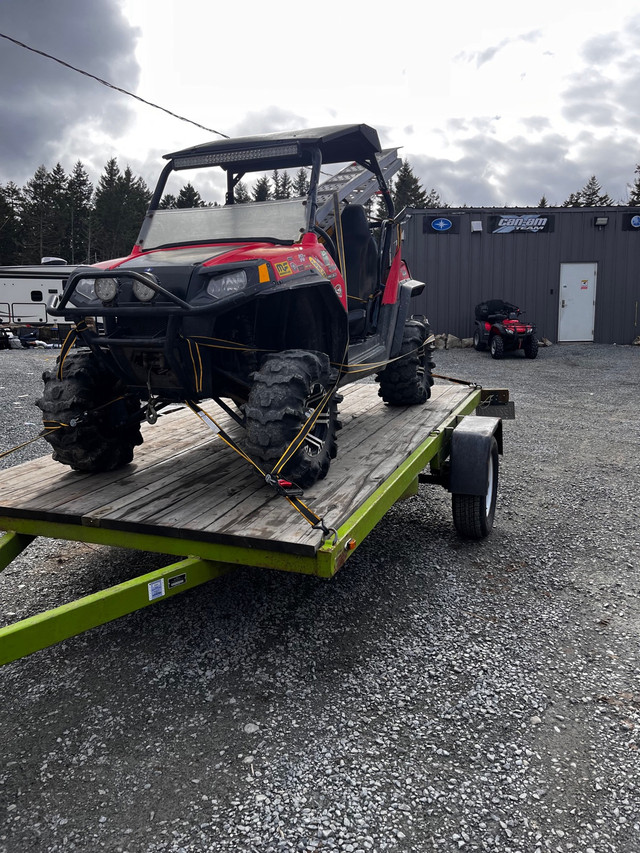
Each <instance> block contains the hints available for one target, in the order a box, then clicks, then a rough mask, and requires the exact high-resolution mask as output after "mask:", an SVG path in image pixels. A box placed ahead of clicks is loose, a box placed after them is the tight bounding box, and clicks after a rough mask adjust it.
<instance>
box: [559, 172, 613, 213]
mask: <svg viewBox="0 0 640 853" xmlns="http://www.w3.org/2000/svg"><path fill="white" fill-rule="evenodd" d="M612 204H613V200H612V199H611V197H610V196H609V195H608V194H607V193H603V192H602V187H601V186H600V183H599V181H598V179H597V178H596V176H595V175H591V177H590V178H589V180H588V181H587V183H586V184H585V185H584V186H583V187H582V189H581V190H578V192H577V193H571V195H570V196H569V198H568V199H567V200H566V201H564V202H563V203H562V207H609V206H610V205H612Z"/></svg>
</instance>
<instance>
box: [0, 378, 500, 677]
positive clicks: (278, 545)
mask: <svg viewBox="0 0 640 853" xmlns="http://www.w3.org/2000/svg"><path fill="white" fill-rule="evenodd" d="M377 392H378V387H377V385H375V384H373V383H368V382H366V383H360V384H357V385H353V386H349V387H348V388H347V389H346V391H345V394H344V402H343V403H342V404H341V406H340V416H341V420H342V422H343V425H344V426H343V429H342V430H341V431H340V433H339V436H338V438H339V454H338V459H336V460H334V462H333V464H332V465H331V468H330V470H329V474H328V475H327V477H326V478H325V479H324V480H323V481H321V482H319V483H317V484H316V485H315V486H314V487H313V488H311V489H308V490H307V492H306V494H305V496H304V502H305V504H306V505H308V506H309V508H310V509H311V510H312V511H313V512H314V513H315V514H316V515H317V516H320V517H322V519H323V521H324V524H325V525H326V526H328V527H331V528H332V529H333V530H334V531H335V536H333V535H332V536H330V537H324V536H323V533H322V532H321V531H320V530H316V529H313V528H312V527H311V526H310V525H309V523H308V522H307V521H306V520H305V519H304V518H303V517H302V516H301V515H300V514H299V513H298V512H296V510H295V509H294V508H293V507H292V506H291V504H290V503H289V502H288V501H287V500H286V499H285V498H284V497H282V496H280V495H277V494H276V493H275V492H274V491H273V490H272V489H271V488H270V487H269V486H267V485H265V484H264V483H263V482H262V481H261V479H260V477H259V475H258V474H257V472H256V471H255V469H254V468H253V467H252V466H251V465H250V464H249V463H248V462H247V461H246V460H245V459H243V458H242V457H241V456H239V455H238V454H237V453H236V452H235V451H234V450H232V449H231V448H230V447H229V446H228V445H226V444H225V443H224V442H223V441H221V440H220V439H219V438H217V437H216V436H215V435H214V434H213V433H212V432H210V431H209V430H208V429H207V428H206V426H205V425H204V424H203V423H202V421H201V420H200V418H198V417H197V416H196V415H195V414H194V413H193V412H192V411H191V410H190V409H187V408H184V409H181V410H179V411H176V412H173V413H171V414H169V415H167V416H166V417H163V418H161V419H160V420H159V422H158V423H157V424H156V425H154V426H149V425H146V424H145V425H144V426H143V435H144V443H143V445H142V446H141V447H139V448H137V449H136V453H135V456H134V461H133V463H132V464H131V465H128V466H126V467H125V468H123V469H121V470H119V471H114V472H110V473H106V474H93V475H89V474H81V473H78V472H75V471H71V470H70V469H68V468H67V467H65V466H62V465H60V464H59V463H57V462H54V461H53V460H52V459H51V458H50V457H43V458H41V459H36V460H34V461H31V462H25V463H23V464H21V465H17V466H15V467H13V468H9V469H6V470H4V471H2V472H0V530H5V531H7V533H6V534H5V535H4V536H1V537H0V571H1V570H2V569H4V568H6V566H8V565H9V564H10V563H11V562H12V560H13V559H15V557H17V556H18V555H19V554H20V553H21V552H22V551H23V550H24V549H25V548H27V547H28V545H29V544H30V542H32V541H33V539H34V538H36V537H37V536H44V537H48V538H51V539H60V540H70V541H79V542H90V543H96V544H101V545H116V546H120V547H125V548H133V549H137V550H139V551H153V552H156V553H159V554H171V555H175V556H179V557H181V558H183V559H181V560H179V561H178V562H176V563H173V564H171V565H168V566H164V567H163V568H160V569H156V570H154V571H152V572H149V573H147V574H145V575H141V576H139V577H135V578H132V579H131V580H128V581H125V582H124V583H120V584H118V585H117V586H114V587H111V588H110V589H106V590H101V591H100V592H98V593H94V594H92V595H88V596H86V597H85V598H81V599H79V600H77V601H73V602H70V603H69V604H64V605H62V606H60V607H56V608H54V609H53V610H48V611H45V612H43V613H40V614H37V615H35V616H31V617H29V618H27V619H23V620H22V621H20V622H16V623H14V624H13V625H7V626H5V627H0V665H2V664H5V663H9V662H11V661H15V660H17V659H18V658H21V657H24V656H25V655H28V654H31V653H32V652H35V651H39V650H41V649H44V648H47V647H48V646H51V645H53V644H55V643H58V642H60V641H61V640H65V639H67V638H69V637H73V636H75V635H77V634H80V633H82V632H83V631H86V630H88V629H90V628H94V627H97V626H98V625H103V624H105V623H106V622H109V621H111V620H113V619H117V618H119V617H121V616H124V615H126V614H128V613H133V612H134V611H136V610H140V609H141V608H143V607H147V606H149V605H150V604H155V603H157V602H159V601H163V600H165V599H167V598H170V597H172V596H174V595H178V594H179V593H181V592H185V591H186V590H189V589H192V588H193V587H196V586H198V585H200V584H202V583H205V582H207V581H209V580H213V579H214V578H216V577H219V576H220V575H221V574H223V573H224V572H226V571H228V570H229V569H230V568H234V567H236V566H240V565H248V566H260V567H264V568H272V569H281V570H285V571H293V572H300V573H304V574H313V575H317V576H319V577H325V578H329V577H331V576H332V575H334V574H335V573H336V572H337V571H338V569H340V568H341V566H343V565H344V563H345V562H346V560H347V559H348V557H349V556H350V555H351V554H352V553H353V551H354V550H355V549H356V548H357V546H358V545H360V544H361V542H362V541H363V540H364V539H365V538H366V536H367V534H368V533H369V532H370V531H371V530H372V529H373V527H375V525H376V524H377V523H378V522H379V521H380V519H381V518H382V517H383V516H384V514H385V513H386V512H387V510H388V509H389V508H390V507H391V506H393V504H394V503H395V502H396V501H398V500H399V499H401V498H402V497H404V496H407V495H410V494H415V493H416V492H417V488H418V477H419V475H420V473H421V472H422V471H423V469H425V467H427V466H428V465H429V464H430V465H431V467H432V469H433V468H435V470H436V471H437V470H438V468H439V467H440V465H441V463H442V462H443V461H444V459H445V458H446V457H447V455H448V454H449V452H450V449H451V439H452V434H453V432H454V430H455V428H456V427H457V426H458V424H460V422H461V421H462V419H463V417H464V416H465V415H468V414H472V413H473V412H474V411H475V409H476V408H477V407H478V406H480V405H481V404H483V403H484V402H488V401H489V398H490V399H491V402H492V404H493V403H495V402H496V401H498V400H499V399H500V400H508V392H503V391H499V392H495V391H488V390H483V389H480V388H475V387H474V388H471V387H469V386H453V387H452V386H449V385H436V386H434V388H433V389H432V397H431V400H429V401H428V403H426V404H425V405H424V406H415V407H408V408H391V407H388V406H385V405H384V404H383V403H382V401H381V400H380V398H379V397H378V393H377ZM204 408H205V410H207V409H208V407H207V406H206V405H205V406H204ZM498 408H499V407H498ZM216 409H217V407H215V406H214V404H213V403H212V404H211V407H210V409H209V413H210V414H211V415H212V416H213V417H215V419H216V420H217V421H218V423H219V424H220V426H222V428H223V429H224V430H225V431H226V432H227V433H228V434H229V435H230V436H231V437H232V438H233V439H234V440H235V441H237V443H238V444H239V445H240V446H241V445H242V438H243V430H242V428H241V427H240V426H238V424H236V423H235V421H233V419H232V418H230V417H229V416H227V415H223V414H220V413H219V412H218V411H216ZM495 413H496V414H497V412H495ZM482 420H484V419H482ZM495 420H496V419H495V418H494V421H495Z"/></svg>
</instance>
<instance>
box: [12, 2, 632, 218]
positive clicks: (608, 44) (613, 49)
mask: <svg viewBox="0 0 640 853" xmlns="http://www.w3.org/2000/svg"><path fill="white" fill-rule="evenodd" d="M634 5H635V4H634V3H629V2H628V0H627V2H621V0H606V2H602V0H597V2H596V0H536V2H535V3H523V2H519V0H493V2H491V3H480V2H477V0H458V2H453V3H446V4H444V3H442V4H441V3H434V2H431V3H429V2H427V0H420V2H416V0H405V2H404V3H389V2H381V0H368V2H364V0H357V2H352V0H341V2H336V0H324V2H322V3H318V4H301V3H300V2H299V0H295V2H293V0H278V2H271V3H264V4H260V5H259V6H256V4H255V3H254V2H253V1H252V2H244V0H236V2H227V3H221V2H219V1H218V0H179V2H178V0H91V2H87V0H2V2H1V3H0V32H1V33H4V34H6V35H9V36H11V37H13V38H16V39H18V40H20V41H22V42H25V43H27V44H29V45H31V46H32V47H34V48H36V49H38V50H42V51H45V52H47V53H50V54H53V55H54V56H57V57H59V58H60V59H63V60H64V61H66V62H68V63H70V64H72V65H75V66H78V67H80V68H83V69H85V70H86V71H88V72H90V73H92V74H94V75H96V76H98V77H101V78H103V79H106V80H108V81H110V82H111V83H113V84H114V85H116V86H119V87H121V88H123V89H127V90H129V91H131V92H134V93H136V94H137V95H139V96H140V97H141V98H144V99H146V100H148V101H152V102H154V103H156V104H159V105H160V106H163V107H165V108H166V109H168V110H171V111H173V112H175V113H179V114H180V115H183V116H186V117H187V118H190V119H192V120H193V121H195V122H198V123H199V124H202V125H205V126H206V127H207V128H211V129H212V130H217V131H220V132H222V133H224V134H226V135H229V136H234V135H243V134H251V133H264V132H268V131H275V130H286V129H297V128H301V127H315V126H321V125H327V124H343V123H351V122H355V123H361V122H364V123H366V124H370V125H372V126H373V127H375V128H377V130H378V132H379V134H380V138H381V141H382V144H383V146H385V147H391V146H398V147H400V156H402V157H406V158H408V160H409V162H410V163H411V165H412V167H413V169H414V172H415V173H416V175H417V176H418V177H419V179H420V181H421V182H422V184H423V186H424V188H425V189H427V190H429V189H431V188H432V187H434V188H435V189H436V190H438V192H439V193H440V195H441V197H442V198H443V200H445V201H446V202H449V203H450V204H454V205H455V204H463V203H466V204H470V205H498V206H499V205H507V204H508V205H522V206H524V205H530V206H535V205H536V204H537V202H538V200H539V199H540V197H541V196H542V195H545V196H546V197H547V199H548V201H549V203H550V204H561V203H562V202H563V201H564V200H565V199H566V198H567V196H568V195H569V193H571V192H573V191H576V190H578V189H580V188H581V187H582V186H584V184H585V183H586V182H587V180H588V179H589V177H590V176H591V175H593V174H595V175H596V176H597V177H598V179H599V181H600V183H601V185H602V188H603V190H605V191H606V192H608V193H609V195H611V196H612V197H613V198H614V199H615V200H616V201H623V202H624V201H625V200H626V198H627V193H628V185H629V184H631V183H632V182H633V180H634V168H635V166H636V164H637V163H639V162H640V142H639V140H640V94H639V93H640V63H639V62H638V55H639V54H640V10H639V9H638V6H637V5H636V6H635V9H634ZM0 79H1V81H2V85H1V86H0V119H1V123H0V182H2V183H6V182H7V181H9V180H13V181H15V182H16V183H18V184H19V185H22V184H24V182H25V181H26V180H28V179H29V178H30V177H31V176H32V175H33V173H34V171H35V170H36V168H37V167H38V166H39V165H40V164H44V165H45V166H46V167H47V168H52V167H53V166H54V165H55V164H56V163H57V162H60V163H61V164H62V165H63V167H64V168H65V170H66V171H70V170H71V168H72V167H73V165H74V163H75V162H76V160H78V159H80V160H81V161H82V162H83V163H84V164H85V166H86V167H87V169H88V171H89V173H90V175H91V178H92V180H94V181H96V180H97V178H98V177H99V175H100V173H101V172H102V169H103V167H104V164H105V162H106V161H107V159H109V158H110V157H117V158H118V162H119V164H120V165H121V167H122V168H124V166H126V165H127V164H129V165H130V166H131V168H132V169H133V171H134V173H135V174H139V175H142V176H143V177H144V179H145V180H146V181H147V183H149V185H150V186H153V184H154V183H155V179H156V176H157V174H158V172H159V170H160V168H161V156H162V154H164V153H166V152H168V151H172V150H176V149H177V148H181V147H186V146H189V145H194V144H198V143H201V142H206V141H207V140H208V139H211V138H219V137H216V136H215V135H214V134H212V133H209V132H207V131H204V130H200V129H198V128H197V127H194V126H193V125H189V124H186V123H184V122H182V121H179V120H178V119H175V118H172V117H170V116H168V115H166V114H164V113H162V112H160V111H158V110H155V109H152V108H151V107H148V106H145V105H144V104H142V103H140V102H138V101H136V100H134V99H132V98H129V97H127V96H126V95H123V94H120V93H119V92H116V91H113V90H112V89H109V88H106V87H105V86H102V85H100V84H99V83H96V82H95V81H93V80H90V79H87V78H86V77H83V76H81V75H79V74H77V73H75V72H73V71H71V70H69V69H67V68H64V67H62V66H60V65H58V64H56V63H54V62H52V61H51V60H48V59H46V58H44V57H41V56H38V55H35V54H33V53H31V52H28V51H26V50H24V49H23V48H20V47H18V46H16V45H14V44H11V43H9V42H7V41H6V40H4V39H0ZM210 200H213V198H211V199H210ZM219 200H221V195H220V197H219Z"/></svg>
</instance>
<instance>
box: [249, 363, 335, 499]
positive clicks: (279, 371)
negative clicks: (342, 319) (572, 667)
mask: <svg viewBox="0 0 640 853" xmlns="http://www.w3.org/2000/svg"><path fill="white" fill-rule="evenodd" d="M334 382H335V376H334V375H333V374H332V371H331V368H330V364H329V357H328V356H327V355H325V353H320V352H307V351H306V350H286V351H284V352H281V353H277V354H275V355H271V356H268V357H267V359H266V360H265V362H264V364H263V365H262V367H261V369H260V370H258V371H257V372H256V373H254V375H253V387H252V388H251V391H250V393H249V399H248V401H247V405H246V406H245V417H246V428H247V439H246V451H247V453H248V454H249V456H250V457H251V458H252V459H254V460H255V461H256V462H257V463H258V464H259V465H260V467H261V468H263V469H264V470H265V471H266V472H267V473H269V472H271V471H272V470H273V468H274V467H275V465H276V464H277V463H278V461H279V460H280V459H281V457H282V455H283V454H284V453H285V451H286V450H287V449H288V447H289V446H290V444H291V442H292V441H294V439H295V438H296V436H297V435H298V433H299V431H300V429H301V427H302V426H303V425H304V424H305V423H306V422H307V420H308V419H309V418H310V417H311V416H312V415H313V412H314V410H315V409H316V408H317V407H318V406H319V405H320V404H321V402H322V400H323V398H324V397H325V395H326V394H327V392H328V391H329V390H330V389H331V387H332V385H333V384H334ZM340 399H341V398H340V397H339V396H338V395H337V394H334V395H333V396H332V398H331V400H330V401H329V403H328V404H327V405H326V406H325V408H324V409H323V411H322V412H321V413H320V414H319V416H318V418H317V420H316V421H315V424H314V426H313V427H312V429H311V431H310V432H309V433H308V435H307V436H306V437H305V439H304V441H303V443H302V446H301V447H300V449H299V450H298V451H297V453H296V454H295V456H293V458H292V459H291V460H290V461H289V463H288V464H287V465H286V466H285V468H284V469H283V471H282V474H283V475H284V476H285V477H287V478H288V479H290V480H292V481H293V482H294V483H297V484H298V485H299V486H302V487H303V488H307V487H308V486H311V485H313V483H315V482H316V480H321V479H322V478H323V477H324V476H325V475H326V473H327V471H328V470H329V465H330V464H331V460H332V459H335V457H336V454H337V451H338V448H337V442H336V431H337V430H338V429H339V428H340V422H339V421H338V402H339V401H340Z"/></svg>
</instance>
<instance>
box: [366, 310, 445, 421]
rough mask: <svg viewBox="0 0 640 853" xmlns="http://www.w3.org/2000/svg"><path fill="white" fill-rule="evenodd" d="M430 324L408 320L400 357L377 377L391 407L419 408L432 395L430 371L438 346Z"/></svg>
mask: <svg viewBox="0 0 640 853" xmlns="http://www.w3.org/2000/svg"><path fill="white" fill-rule="evenodd" d="M431 337H432V332H431V327H430V326H429V324H428V323H426V322H422V321H418V320H407V322H406V323H405V327H404V332H403V335H402V345H401V347H400V352H399V356H400V357H399V358H398V359H397V360H396V361H392V362H391V363H390V364H389V365H387V367H385V369H384V370H382V371H380V373H379V374H378V376H377V379H378V382H379V383H380V389H379V390H378V394H379V396H380V397H382V399H383V400H384V401H385V403H388V404H389V405H390V406H416V405H421V404H422V403H425V402H426V401H427V400H428V399H429V397H430V396H431V386H432V385H433V376H432V375H431V368H432V367H434V363H433V361H432V358H433V351H434V349H435V345H434V343H433V341H430V342H428V343H427V341H429V338H431Z"/></svg>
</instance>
